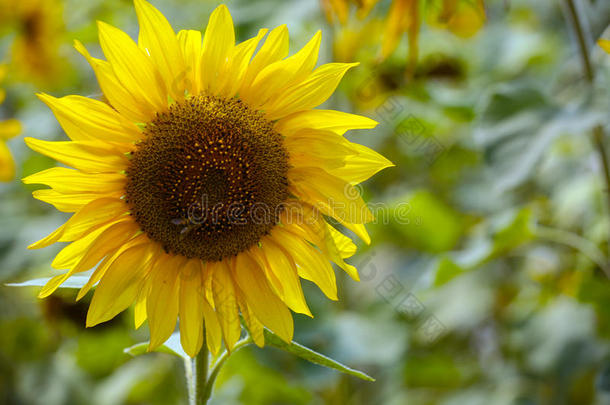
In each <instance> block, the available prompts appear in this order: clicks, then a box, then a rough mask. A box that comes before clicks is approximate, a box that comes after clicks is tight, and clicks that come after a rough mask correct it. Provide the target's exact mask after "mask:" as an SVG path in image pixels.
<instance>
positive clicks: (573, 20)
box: [565, 0, 610, 254]
mask: <svg viewBox="0 0 610 405" xmlns="http://www.w3.org/2000/svg"><path fill="white" fill-rule="evenodd" d="M565 4H566V8H567V12H568V20H569V23H570V24H571V26H572V29H573V30H574V33H575V35H576V41H577V43H578V49H579V53H580V59H581V61H582V65H583V70H584V72H585V77H586V79H587V82H589V85H590V86H591V87H592V86H593V83H594V81H595V69H594V68H593V64H592V63H591V58H590V57H589V46H588V44H587V37H586V36H585V31H584V27H583V23H582V19H581V16H580V15H579V12H578V8H577V7H576V3H575V1H574V0H565ZM592 136H593V143H594V145H595V148H596V149H597V152H598V153H599V157H600V160H601V163H602V167H603V172H604V181H605V183H606V187H605V188H606V190H605V191H606V198H607V200H608V206H609V207H610V196H609V194H608V193H610V159H609V158H608V152H607V151H606V146H605V144H604V140H605V137H606V136H605V134H604V128H603V127H602V126H601V125H596V126H595V127H594V128H593V134H592ZM609 211H610V210H609ZM607 243H608V252H607V254H610V235H608V238H607Z"/></svg>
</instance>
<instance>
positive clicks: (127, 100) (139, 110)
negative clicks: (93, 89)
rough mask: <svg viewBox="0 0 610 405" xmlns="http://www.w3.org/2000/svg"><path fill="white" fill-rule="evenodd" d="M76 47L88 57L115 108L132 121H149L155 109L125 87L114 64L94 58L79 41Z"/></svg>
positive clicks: (75, 44)
mask: <svg viewBox="0 0 610 405" xmlns="http://www.w3.org/2000/svg"><path fill="white" fill-rule="evenodd" d="M74 48H76V50H77V51H78V52H79V53H80V54H81V55H83V56H84V57H85V59H87V61H88V62H89V65H91V68H92V69H93V71H94V72H95V77H96V78H97V81H98V83H99V85H100V88H101V89H102V92H103V93H104V96H105V97H106V98H107V99H108V101H109V102H110V105H112V106H113V107H114V108H116V109H117V111H119V112H120V113H121V114H122V115H124V116H125V117H127V118H128V119H129V120H131V121H132V122H139V123H143V122H148V121H149V120H150V118H152V117H153V116H154V111H152V110H151V109H150V108H148V107H147V105H146V104H140V103H139V101H138V100H137V99H136V98H135V97H134V96H133V95H132V94H131V93H130V92H129V91H127V89H125V88H124V87H123V86H122V85H121V83H120V82H119V80H118V79H117V77H116V75H115V74H114V71H113V70H112V66H110V63H108V62H106V61H105V60H101V59H97V58H93V57H92V56H91V55H90V54H89V52H88V51H87V49H86V48H85V47H84V46H83V44H81V43H80V42H79V41H74Z"/></svg>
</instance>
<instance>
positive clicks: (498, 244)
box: [491, 208, 534, 257]
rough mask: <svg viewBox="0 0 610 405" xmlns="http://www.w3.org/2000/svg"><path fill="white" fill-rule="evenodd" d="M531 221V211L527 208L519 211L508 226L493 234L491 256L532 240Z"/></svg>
mask: <svg viewBox="0 0 610 405" xmlns="http://www.w3.org/2000/svg"><path fill="white" fill-rule="evenodd" d="M532 222H533V221H532V211H531V210H530V209H529V208H524V209H522V210H521V211H519V212H518V213H517V214H516V215H515V217H514V219H513V220H512V221H511V222H510V224H508V226H506V227H504V228H503V229H500V230H499V231H498V232H497V233H496V234H495V235H494V238H493V252H492V254H491V256H493V257H495V256H498V255H501V254H503V253H506V252H508V251H510V250H512V249H514V248H516V247H518V246H520V245H522V244H524V243H526V242H529V241H530V240H532V239H533V237H534V231H533V227H532Z"/></svg>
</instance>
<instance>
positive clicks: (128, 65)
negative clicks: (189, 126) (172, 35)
mask: <svg viewBox="0 0 610 405" xmlns="http://www.w3.org/2000/svg"><path fill="white" fill-rule="evenodd" d="M97 27H98V31H99V39H100V45H101V46H102V51H103V52H104V55H105V56H106V59H107V60H108V62H109V63H110V65H111V66H112V71H113V72H114V74H115V75H116V78H117V80H118V81H119V83H121V85H122V86H123V87H124V88H125V89H126V90H127V91H128V92H129V93H130V94H131V95H132V97H133V98H134V99H135V100H136V101H137V102H138V103H140V104H141V105H143V106H146V110H150V111H151V112H157V113H159V112H163V111H165V110H166V108H167V96H166V94H167V92H166V89H165V86H164V84H163V83H161V82H160V81H159V80H158V79H157V76H156V71H155V68H154V66H153V64H152V62H151V60H150V59H149V58H148V56H147V55H146V54H145V53H144V52H143V51H142V50H141V49H140V48H139V47H138V46H137V45H136V44H135V42H133V40H132V39H131V38H129V35H127V34H126V33H124V32H123V31H121V30H120V29H118V28H115V27H113V26H111V25H109V24H106V23H104V22H101V21H98V23H97Z"/></svg>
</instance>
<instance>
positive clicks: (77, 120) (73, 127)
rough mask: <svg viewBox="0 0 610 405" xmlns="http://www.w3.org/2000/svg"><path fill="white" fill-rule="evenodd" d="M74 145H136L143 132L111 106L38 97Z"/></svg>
mask: <svg viewBox="0 0 610 405" xmlns="http://www.w3.org/2000/svg"><path fill="white" fill-rule="evenodd" d="M38 98H39V99H40V100H42V101H43V102H44V103H45V104H46V105H48V106H49V108H50V109H51V110H52V111H53V114H55V117H56V118H57V121H59V123H60V125H61V126H62V128H63V129H64V131H66V134H67V135H68V136H69V137H70V139H72V140H73V141H95V140H98V141H103V142H105V141H110V142H135V141H138V140H140V139H142V137H143V135H142V132H141V131H140V130H139V129H138V127H137V126H136V125H135V124H134V123H133V122H131V121H129V120H127V119H125V118H124V117H123V116H122V115H121V114H120V113H118V112H117V111H116V110H114V109H113V108H112V107H110V106H109V105H108V104H106V103H103V102H101V101H98V100H93V99H91V98H87V97H81V96H66V97H62V98H55V97H53V96H49V95H48V94H38Z"/></svg>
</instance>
